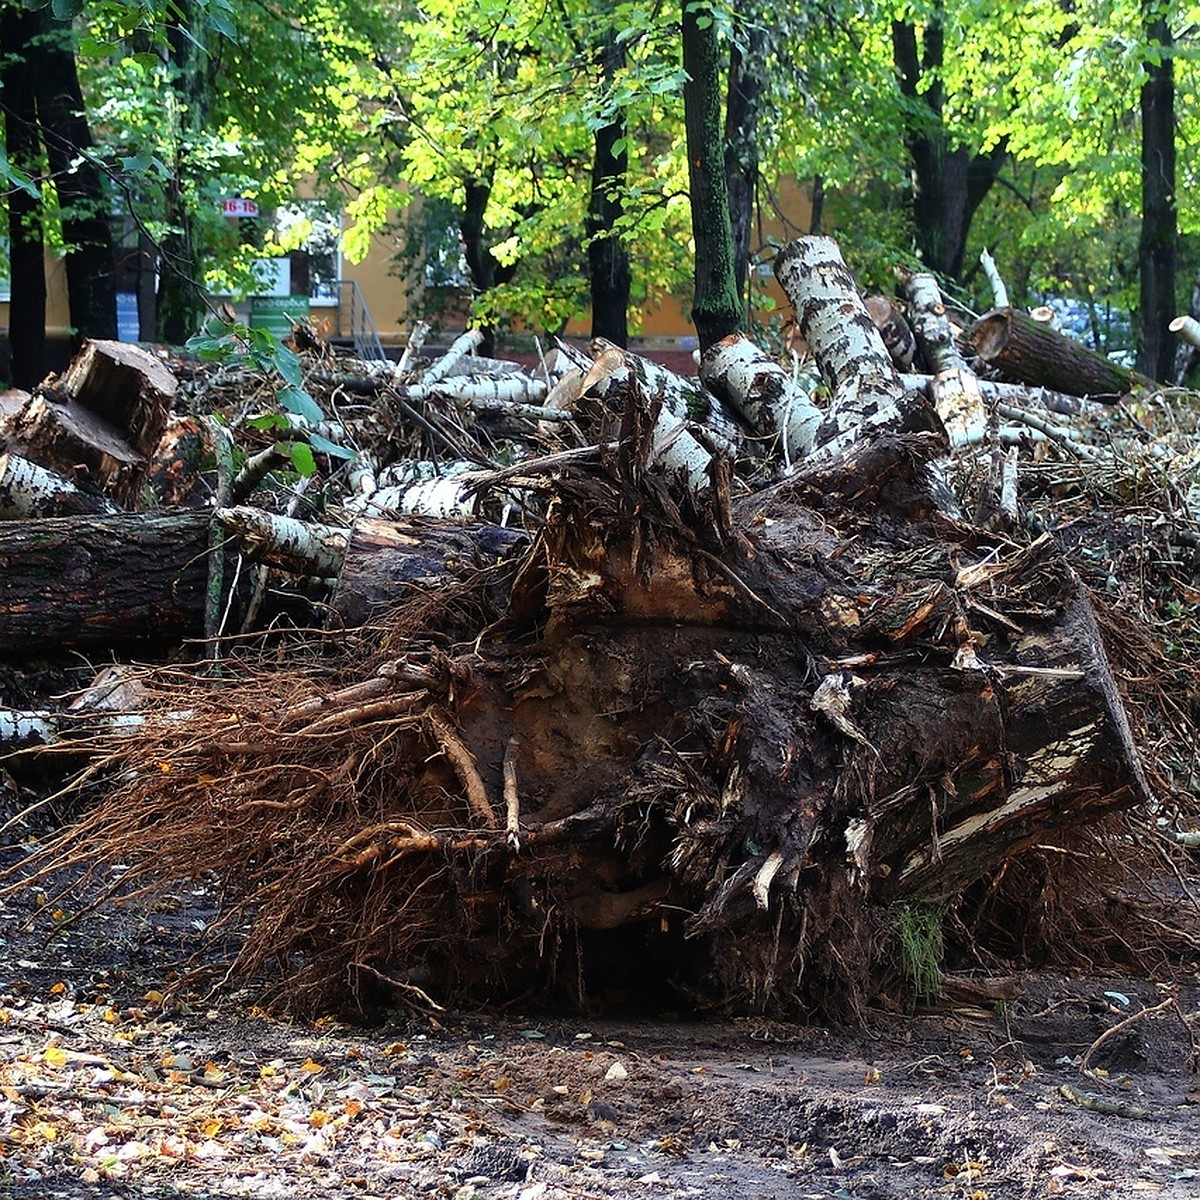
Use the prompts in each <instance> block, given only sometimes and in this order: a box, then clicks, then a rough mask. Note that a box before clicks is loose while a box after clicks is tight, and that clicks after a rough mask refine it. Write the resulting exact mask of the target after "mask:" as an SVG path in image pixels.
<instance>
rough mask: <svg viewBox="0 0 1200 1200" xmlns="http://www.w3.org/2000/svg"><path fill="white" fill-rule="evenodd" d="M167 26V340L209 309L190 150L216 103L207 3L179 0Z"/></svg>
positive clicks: (178, 337)
mask: <svg viewBox="0 0 1200 1200" xmlns="http://www.w3.org/2000/svg"><path fill="white" fill-rule="evenodd" d="M171 12H172V20H171V22H170V24H169V25H168V26H167V44H168V46H169V56H170V63H171V67H172V78H171V96H170V107H171V114H172V118H173V123H174V129H173V134H174V138H173V141H174V145H173V147H172V150H173V154H172V160H171V171H170V175H169V178H168V181H167V194H166V213H165V216H166V225H167V232H166V234H165V236H164V237H163V239H162V244H161V247H160V254H159V261H160V270H159V285H158V297H157V325H158V331H159V336H160V337H161V338H162V339H163V340H164V341H166V342H173V343H175V344H178V343H180V342H184V341H186V340H187V339H188V338H189V337H191V335H192V334H193V333H195V332H196V330H197V329H198V328H199V325H200V321H201V318H202V314H203V312H204V297H203V291H202V288H201V283H200V279H201V269H200V265H199V263H198V261H197V254H196V239H195V235H194V231H193V215H192V212H191V205H190V204H189V201H188V195H187V188H188V176H189V174H190V172H191V166H190V163H189V161H188V160H189V155H190V153H191V150H192V147H193V144H194V143H195V141H196V139H197V138H198V137H199V136H200V134H202V133H203V132H204V131H205V130H206V129H207V127H208V121H209V112H210V110H211V106H212V76H211V65H210V64H211V59H210V57H209V54H208V50H207V44H208V37H207V29H206V22H205V12H204V7H203V6H202V5H201V4H198V3H197V0H176V3H175V4H174V5H173V6H172V8H171Z"/></svg>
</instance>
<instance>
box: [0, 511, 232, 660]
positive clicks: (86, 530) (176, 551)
mask: <svg viewBox="0 0 1200 1200" xmlns="http://www.w3.org/2000/svg"><path fill="white" fill-rule="evenodd" d="M209 521H210V519H209V515H208V514H207V513H203V512H191V511H187V512H171V513H138V514H135V513H128V514H122V515H117V516H99V517H47V518H44V519H41V520H33V521H6V522H3V523H0V567H2V568H3V569H2V570H0V643H3V644H4V645H6V646H9V647H11V648H12V650H14V651H18V652H20V653H34V652H40V651H46V650H54V649H59V648H61V647H65V646H75V647H92V646H115V645H120V644H130V645H138V644H144V643H155V642H158V643H162V642H164V641H178V640H179V639H180V638H183V637H189V636H193V635H196V634H199V633H200V632H201V630H202V626H201V624H200V618H201V614H202V612H203V608H204V588H205V583H206V580H207V577H208V566H207V564H208V528H209Z"/></svg>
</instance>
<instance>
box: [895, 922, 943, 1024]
mask: <svg viewBox="0 0 1200 1200" xmlns="http://www.w3.org/2000/svg"><path fill="white" fill-rule="evenodd" d="M943 915H944V910H943V909H942V908H931V907H928V906H926V905H922V904H901V905H898V906H897V908H896V914H895V931H896V943H897V947H898V951H899V959H900V962H899V965H900V969H901V970H902V971H903V972H904V975H905V977H906V978H907V979H908V981H909V983H910V984H911V985H912V989H913V994H914V996H915V997H916V999H917V1000H918V1001H921V1002H924V1003H929V1002H930V1001H933V1000H938V999H940V998H941V995H942V951H943V944H942V917H943Z"/></svg>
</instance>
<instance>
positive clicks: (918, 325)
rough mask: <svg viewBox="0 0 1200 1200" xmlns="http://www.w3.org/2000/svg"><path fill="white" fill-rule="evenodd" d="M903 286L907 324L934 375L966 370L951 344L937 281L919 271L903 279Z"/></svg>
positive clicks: (964, 363) (961, 357)
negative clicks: (906, 302) (906, 307)
mask: <svg viewBox="0 0 1200 1200" xmlns="http://www.w3.org/2000/svg"><path fill="white" fill-rule="evenodd" d="M903 285H904V295H905V296H906V298H907V299H908V320H909V324H910V325H911V326H912V330H913V333H914V334H915V335H916V338H917V345H918V346H920V348H921V353H922V354H923V355H924V356H925V361H926V362H927V363H928V364H929V366H930V367H931V368H932V369H933V371H934V374H937V375H940V374H942V373H943V372H944V371H964V370H966V369H967V363H966V360H965V359H964V358H963V356H962V355H961V354H960V353H959V349H958V346H957V344H956V343H955V341H954V330H953V329H951V327H950V319H949V318H948V317H947V316H946V305H945V303H944V302H943V301H942V292H941V289H940V288H939V287H938V281H937V279H936V278H935V277H934V276H933V275H930V274H928V273H927V272H924V271H921V272H917V273H916V274H912V275H908V276H907V277H905V278H904V279H903Z"/></svg>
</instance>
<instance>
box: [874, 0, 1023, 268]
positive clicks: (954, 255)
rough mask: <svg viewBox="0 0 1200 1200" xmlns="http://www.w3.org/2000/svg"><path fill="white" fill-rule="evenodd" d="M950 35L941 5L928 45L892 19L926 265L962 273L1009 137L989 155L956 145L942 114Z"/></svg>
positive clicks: (927, 31)
mask: <svg viewBox="0 0 1200 1200" xmlns="http://www.w3.org/2000/svg"><path fill="white" fill-rule="evenodd" d="M945 50H946V34H945V29H944V27H943V25H942V21H941V6H940V3H939V5H938V6H937V7H936V8H935V11H934V14H933V15H932V16H931V17H930V19H929V21H928V22H927V24H926V25H925V28H924V31H923V33H922V36H921V52H920V53H919V54H918V49H917V31H916V28H915V27H914V26H913V25H912V24H910V23H908V22H905V21H894V22H893V23H892V57H893V61H894V63H895V65H896V71H897V73H898V74H899V77H900V91H901V93H902V95H903V96H904V100H905V106H906V107H905V111H904V145H905V148H906V149H907V150H908V153H909V157H910V158H911V159H912V174H913V185H912V210H913V229H914V233H915V235H916V241H917V249H918V251H920V254H921V261H922V262H923V263H924V264H925V266H926V267H927V268H928V269H929V270H931V271H934V272H936V273H938V274H940V275H945V276H949V277H950V278H952V279H960V278H961V277H962V271H963V261H964V259H965V257H966V250H967V234H968V233H969V232H970V229H971V220H972V218H973V217H974V216H975V212H976V210H977V209H978V208H979V206H980V204H982V203H983V200H984V197H985V196H986V195H987V194H988V192H989V190H990V189H991V186H992V184H993V183H995V182H996V177H997V176H998V175H999V174H1000V168H1001V166H1002V165H1003V162H1004V158H1005V155H1006V154H1007V150H1008V141H1007V139H1005V138H1002V139H1001V140H1000V141H999V142H998V143H997V144H996V145H995V146H993V147H992V148H991V149H990V150H988V151H986V152H985V153H983V154H976V155H972V154H971V153H970V151H969V150H968V149H967V148H966V147H965V146H957V147H953V148H952V147H951V145H950V138H949V135H948V134H947V131H946V127H945V125H944V124H943V121H942V111H943V109H944V107H945V103H946V96H945V92H944V90H943V88H942V83H941V70H942V65H943V63H944V61H945Z"/></svg>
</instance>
